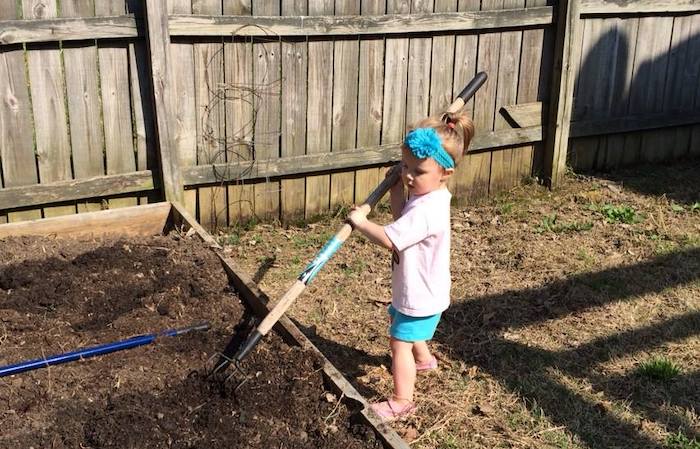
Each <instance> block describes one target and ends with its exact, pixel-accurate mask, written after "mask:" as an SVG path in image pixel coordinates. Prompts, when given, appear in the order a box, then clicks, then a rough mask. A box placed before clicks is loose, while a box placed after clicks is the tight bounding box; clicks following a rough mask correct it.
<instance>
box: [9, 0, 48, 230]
mask: <svg viewBox="0 0 700 449" xmlns="http://www.w3.org/2000/svg"><path fill="white" fill-rule="evenodd" d="M0 18H2V19H16V18H18V17H17V8H16V4H15V3H14V2H12V3H10V2H3V3H0ZM33 133H34V130H33V129H32V107H31V103H30V98H29V89H28V80H27V75H26V65H25V58H24V49H23V48H22V46H21V45H3V46H0V161H1V162H2V178H3V180H4V186H3V187H19V186H24V185H31V184H36V183H38V182H39V177H38V174H37V171H36V159H35V157H34V142H33V137H32V136H33ZM36 218H41V209H32V210H27V211H22V212H12V213H9V214H7V221H10V222H14V221H22V220H32V219H36Z"/></svg>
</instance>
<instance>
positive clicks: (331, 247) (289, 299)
mask: <svg viewBox="0 0 700 449" xmlns="http://www.w3.org/2000/svg"><path fill="white" fill-rule="evenodd" d="M486 78H487V77H486V73H484V72H480V73H478V74H477V75H476V76H475V77H474V79H472V80H471V81H470V82H469V84H468V85H467V87H465V88H464V89H463V90H462V92H461V93H460V94H459V96H458V97H457V99H455V101H454V102H453V103H452V104H451V105H450V106H449V107H448V108H447V110H446V112H448V113H452V112H457V111H459V110H460V109H461V108H462V107H463V106H464V105H465V103H466V102H467V101H468V100H469V98H471V97H472V96H473V95H474V94H475V93H476V91H477V90H478V89H479V88H480V87H481V85H482V84H484V82H485V81H486ZM400 175H401V167H400V164H397V165H395V166H394V167H392V168H391V169H390V171H389V172H388V173H387V176H386V177H385V178H384V180H383V181H382V182H381V184H379V185H378V186H377V188H376V189H374V191H373V192H372V193H370V194H369V196H368V197H367V199H366V200H365V202H364V203H363V204H362V205H361V206H360V207H358V208H357V209H355V210H354V211H353V212H352V213H361V214H364V216H367V214H369V212H370V211H371V210H372V208H373V207H374V206H375V205H376V204H377V203H378V202H379V200H380V199H381V198H382V197H383V196H384V195H385V194H386V192H388V191H389V189H390V188H391V187H392V186H393V185H394V184H396V182H397V181H398V180H399V176H400ZM351 232H352V226H350V224H348V223H345V224H343V226H342V227H341V228H340V229H339V230H338V232H337V233H336V234H335V235H334V236H333V237H332V238H331V239H330V240H328V241H327V242H326V244H325V245H324V247H323V248H322V249H321V251H319V252H318V253H317V254H316V257H314V260H313V261H311V263H310V264H309V265H308V266H307V267H306V269H304V271H302V272H301V274H300V275H299V277H298V278H297V280H296V281H295V282H294V284H293V285H292V286H291V287H290V288H289V290H287V293H285V294H284V296H282V298H281V299H280V300H279V302H278V303H277V304H276V305H275V307H274V308H273V309H272V310H270V312H269V313H268V314H267V316H266V317H265V319H263V321H262V322H261V323H260V324H259V325H258V327H257V328H256V329H255V330H254V331H253V332H252V333H251V334H250V335H249V336H248V339H247V340H246V342H245V343H244V344H243V346H242V347H241V348H240V349H239V350H238V352H237V353H236V354H235V356H234V359H235V360H236V362H240V361H241V360H243V358H245V357H246V356H247V355H248V354H249V353H250V351H252V350H253V348H255V346H256V345H257V344H258V342H259V341H260V340H261V339H262V337H264V336H265V335H267V333H268V332H270V330H271V329H272V327H273V326H274V325H275V323H276V322H277V321H279V319H280V317H282V315H283V314H284V313H285V312H286V311H287V309H289V307H290V306H291V305H292V304H293V303H294V301H295V300H296V299H297V298H298V297H299V295H301V293H302V292H303V291H304V290H305V289H306V286H307V285H308V284H309V283H310V282H311V281H312V280H313V278H314V277H315V276H316V274H318V272H319V271H320V270H321V268H323V266H324V265H325V264H326V262H328V260H329V259H330V258H331V257H332V256H333V254H335V252H336V251H338V249H339V248H340V247H341V246H342V245H343V243H344V242H345V240H346V239H347V238H348V237H349V236H350V233H351ZM224 355H226V356H228V354H224Z"/></svg>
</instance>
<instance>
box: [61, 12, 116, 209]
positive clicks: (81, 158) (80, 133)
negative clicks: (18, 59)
mask: <svg viewBox="0 0 700 449" xmlns="http://www.w3.org/2000/svg"><path fill="white" fill-rule="evenodd" d="M60 12H61V15H62V16H63V17H81V18H89V17H90V16H94V15H95V2H94V0H86V1H83V0H62V1H61V11H60ZM63 65H64V67H65V75H66V95H67V97H68V117H69V122H70V139H71V149H72V155H73V176H74V177H75V179H83V178H90V177H93V176H99V175H102V174H104V172H105V167H104V157H103V154H102V149H103V148H104V131H103V129H102V123H101V121H100V117H101V115H102V110H101V108H100V98H99V95H100V93H99V87H98V84H99V78H98V73H97V46H96V44H95V43H94V42H80V43H73V42H64V43H63ZM101 209H102V204H101V202H99V201H89V200H86V201H83V202H81V203H80V204H78V212H89V211H98V210H101Z"/></svg>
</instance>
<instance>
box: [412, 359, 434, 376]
mask: <svg viewBox="0 0 700 449" xmlns="http://www.w3.org/2000/svg"><path fill="white" fill-rule="evenodd" d="M437 367H438V361H437V359H436V358H435V357H434V356H433V358H432V359H430V360H428V361H427V362H423V363H416V372H419V373H420V372H421V371H431V370H434V369H437Z"/></svg>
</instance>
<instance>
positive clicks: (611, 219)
mask: <svg viewBox="0 0 700 449" xmlns="http://www.w3.org/2000/svg"><path fill="white" fill-rule="evenodd" d="M596 208H597V211H598V212H600V213H601V214H602V215H603V217H605V221H607V222H608V223H625V224H635V223H639V222H641V221H642V220H643V219H644V217H642V216H641V215H639V214H638V213H637V211H635V210H634V208H633V207H631V206H626V205H622V206H613V205H612V204H603V205H602V206H600V207H597V206H596ZM594 210H596V209H594Z"/></svg>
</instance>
